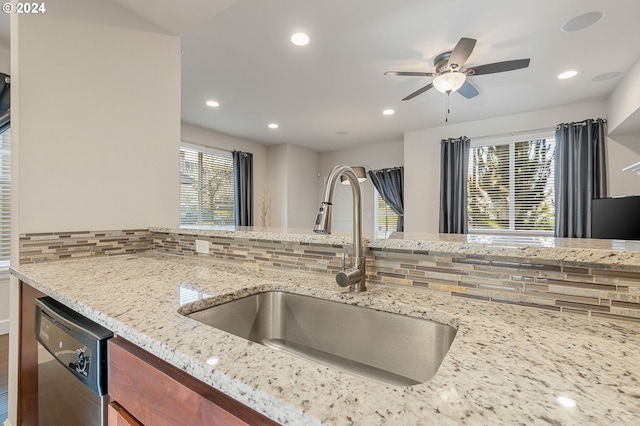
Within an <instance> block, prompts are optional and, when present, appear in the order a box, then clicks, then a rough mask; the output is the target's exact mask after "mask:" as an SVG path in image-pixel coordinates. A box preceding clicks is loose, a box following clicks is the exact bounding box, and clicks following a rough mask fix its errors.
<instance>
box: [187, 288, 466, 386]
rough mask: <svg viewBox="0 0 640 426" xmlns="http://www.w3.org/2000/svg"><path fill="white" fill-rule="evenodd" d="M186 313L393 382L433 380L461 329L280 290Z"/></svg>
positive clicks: (279, 347)
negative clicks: (457, 332)
mask: <svg viewBox="0 0 640 426" xmlns="http://www.w3.org/2000/svg"><path fill="white" fill-rule="evenodd" d="M186 316H188V317H190V318H192V319H194V320H196V321H199V322H201V323H203V324H207V325H210V326H212V327H215V328H217V329H220V330H224V331H226V332H228V333H231V334H235V335H236V336H239V337H242V338H244V339H247V340H250V341H252V342H256V343H260V344H262V345H264V346H267V347H270V348H273V349H277V350H280V351H284V352H287V353H290V354H293V355H297V356H300V357H302V358H306V359H309V360H312V361H315V362H318V363H320V364H323V365H327V366H330V367H333V368H337V369H339V370H342V371H345V372H348V373H351V374H355V375H357V376H360V377H365V378H368V379H372V380H376V381H379V382H383V383H385V384H390V385H395V386H412V385H416V384H419V383H423V382H425V381H427V380H429V379H430V378H431V377H433V375H434V374H435V373H436V371H437V370H438V367H439V366H440V363H441V362H442V359H443V358H444V356H445V355H446V353H447V351H448V350H449V347H450V346H451V343H452V342H453V339H454V337H455V335H456V331H457V330H456V328H455V327H452V326H449V325H446V324H441V323H438V322H434V321H429V320H425V319H421V318H414V317H408V316H404V315H398V314H393V313H389V312H383V311H376V310H373V309H370V308H364V307H361V306H354V305H348V304H345V303H338V302H333V301H328V300H323V299H318V298H315V297H309V296H302V295H299V294H294V293H287V292H282V291H272V292H263V293H258V294H254V295H252V296H248V297H244V298H242V299H236V300H233V301H231V302H227V303H223V304H220V305H216V306H212V307H209V308H207V309H204V310H201V311H197V312H192V313H188V314H186Z"/></svg>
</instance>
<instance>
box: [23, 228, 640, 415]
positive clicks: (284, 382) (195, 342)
mask: <svg viewBox="0 0 640 426" xmlns="http://www.w3.org/2000/svg"><path fill="white" fill-rule="evenodd" d="M199 235H204V233H202V234H199ZM236 237H237V235H236ZM336 238H337V237H336ZM388 241H392V240H388ZM332 244H333V243H332ZM375 244H376V243H375V242H373V243H371V245H372V246H374V245H375ZM379 244H383V243H379ZM387 244H392V243H387ZM396 244H400V243H396ZM627 254H628V253H627ZM622 255H625V254H624V253H622ZM632 256H633V254H632ZM579 263H580V262H579ZM627 264H628V265H630V268H632V269H633V268H635V266H634V260H633V259H632V260H631V261H627ZM12 273H13V274H14V275H15V276H16V277H18V278H19V279H20V280H21V281H23V282H24V283H26V284H28V285H29V286H32V287H33V288H35V289H37V290H39V291H41V292H43V293H45V294H47V295H50V296H52V297H53V298H55V299H57V300H59V301H60V302H62V303H64V304H65V305H67V306H69V307H71V308H73V309H74V310H76V311H78V312H79V313H81V314H83V315H85V316H87V317H89V318H91V319H93V320H94V321H96V322H98V323H100V324H102V325H103V326H105V327H107V328H109V329H110V330H112V331H113V332H114V333H116V334H117V335H119V336H121V337H124V338H125V339H127V340H129V341H131V342H132V343H134V344H135V345H137V346H139V347H140V348H142V349H144V350H146V351H148V352H150V353H151V354H154V355H156V356H158V357H159V358H161V359H163V360H165V361H167V362H169V363H170V364H172V365H175V366H176V367H178V368H180V369H182V370H184V371H185V372H187V373H188V374H189V375H191V376H193V377H195V378H197V379H199V380H201V381H202V382H204V383H206V384H208V385H210V386H212V387H214V388H216V389H218V390H220V391H222V392H224V393H225V394H227V395H229V396H231V397H233V398H234V399H236V400H238V401H239V402H241V403H243V404H245V405H247V406H248V407H251V408H252V409H254V410H256V411H258V412H260V413H263V414H265V415H266V416H267V417H270V418H271V419H273V420H275V421H277V422H279V423H282V424H296V425H298V424H310V425H312V424H328V425H332V424H337V425H342V424H357V425H363V424H367V425H370V424H389V425H403V424H406V425H417V424H438V425H447V424H451V425H457V424H467V425H476V424H481V425H483V424H527V425H532V424H562V425H574V424H575V425H585V424H595V425H598V424H602V425H608V424H614V423H616V424H637V423H638V422H640V406H639V405H638V404H637V401H638V398H640V386H639V379H640V373H638V372H637V366H638V365H640V353H638V351H637V350H636V348H637V347H639V345H640V329H639V328H638V324H637V323H636V322H633V321H615V320H610V319H607V318H596V317H593V316H580V315H568V314H564V313H559V312H555V311H547V310H543V309H531V308H526V307H521V306H513V305H511V304H499V303H485V302H484V301H479V300H474V299H473V298H469V299H467V298H455V297H451V296H449V295H443V294H437V293H436V292H432V291H421V290H419V289H416V288H412V287H401V286H378V285H372V286H370V291H368V292H366V293H362V294H352V293H347V292H345V291H344V290H342V289H341V288H339V287H338V286H337V285H336V284H335V282H334V280H333V277H332V276H331V275H330V274H318V273H313V272H308V271H303V270H288V269H287V270H284V269H281V270H276V269H274V268H271V267H264V266H261V265H260V264H259V263H253V264H246V263H245V264H242V263H238V262H229V261H221V260H214V259H211V258H210V257H189V256H175V255H167V254H162V253H158V252H154V251H148V252H144V253H138V254H132V255H121V256H113V257H104V258H87V259H80V260H71V261H57V262H44V263H34V264H24V265H21V266H20V267H18V268H16V269H14V270H13V271H12ZM269 290H281V291H289V292H294V293H298V294H303V295H309V296H314V297H319V298H323V299H328V300H334V301H339V302H343V303H350V304H357V305H360V306H366V307H370V308H373V309H378V310H384V311H389V312H394V313H399V314H403V315H410V316H415V317H420V318H426V319H431V320H434V321H438V322H441V323H445V324H449V325H452V326H454V327H456V328H457V329H458V331H457V335H456V337H455V340H454V341H453V344H452V345H451V348H450V350H449V352H448V354H447V355H446V357H445V358H444V360H443V362H442V364H441V366H440V368H439V370H438V371H437V373H436V374H435V376H434V377H433V378H432V379H431V380H429V381H427V382H425V383H423V384H419V385H415V386H410V387H396V386H388V385H384V384H380V383H377V382H374V381H370V380H366V379H361V378H359V377H356V376H353V375H350V374H347V373H343V372H340V371H337V370H334V369H331V368H328V367H324V366H322V365H319V364H316V363H313V362H311V361H307V360H303V359H299V358H297V357H294V356H291V355H288V354H284V353H281V352H278V351H275V350H272V349H269V348H266V347H263V346H261V345H258V344H255V343H251V342H249V341H246V340H244V339H242V338H239V337H236V336H234V335H231V334H228V333H225V332H222V331H219V330H216V329H214V328H212V327H209V326H206V325H204V324H201V323H199V322H196V321H194V320H191V319H189V318H187V317H185V316H183V315H181V313H186V312H189V311H192V310H196V309H201V308H203V307H206V306H211V305H214V304H217V303H221V302H224V301H228V300H232V299H236V298H239V297H242V296H246V295H250V294H255V293H258V292H261V291H269ZM212 358H215V359H217V363H216V364H215V365H214V366H211V365H210V364H209V363H207V361H208V360H211V359H212Z"/></svg>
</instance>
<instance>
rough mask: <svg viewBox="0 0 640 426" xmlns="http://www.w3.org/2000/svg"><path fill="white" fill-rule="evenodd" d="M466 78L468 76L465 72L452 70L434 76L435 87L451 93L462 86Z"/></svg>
mask: <svg viewBox="0 0 640 426" xmlns="http://www.w3.org/2000/svg"><path fill="white" fill-rule="evenodd" d="M466 79H467V76H466V75H465V74H463V73H461V72H457V71H451V72H447V73H444V74H440V75H439V76H437V77H436V78H434V79H433V87H435V88H436V90H437V91H438V92H442V93H451V92H455V91H456V90H458V89H459V88H461V87H462V85H463V84H464V82H465V81H466Z"/></svg>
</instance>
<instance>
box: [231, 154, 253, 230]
mask: <svg viewBox="0 0 640 426" xmlns="http://www.w3.org/2000/svg"><path fill="white" fill-rule="evenodd" d="M233 183H234V195H235V211H234V213H235V217H236V218H235V219H236V226H253V154H251V153H249V152H240V151H233Z"/></svg>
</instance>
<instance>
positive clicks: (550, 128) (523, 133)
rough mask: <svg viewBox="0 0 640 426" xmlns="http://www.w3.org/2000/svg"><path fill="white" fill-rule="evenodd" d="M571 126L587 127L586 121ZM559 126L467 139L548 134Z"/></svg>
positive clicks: (559, 125)
mask: <svg viewBox="0 0 640 426" xmlns="http://www.w3.org/2000/svg"><path fill="white" fill-rule="evenodd" d="M598 120H600V119H598ZM594 121H595V120H594ZM602 121H604V122H605V123H606V122H607V120H605V119H602ZM571 124H573V125H574V126H586V125H587V120H583V121H577V122H575V123H571ZM561 126H562V124H558V125H557V126H555V127H541V128H539V129H531V130H519V131H517V132H507V133H499V134H495V135H484V136H476V137H473V138H469V139H471V141H476V140H478V139H493V138H500V137H505V136H516V135H526V134H528V133H538V132H550V131H552V130H558V129H560V128H561Z"/></svg>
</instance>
